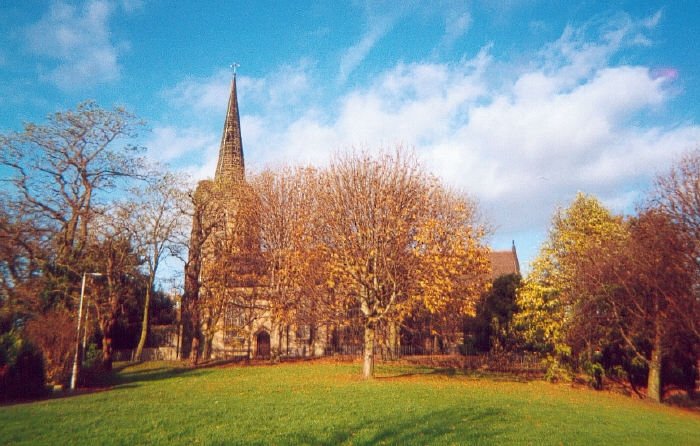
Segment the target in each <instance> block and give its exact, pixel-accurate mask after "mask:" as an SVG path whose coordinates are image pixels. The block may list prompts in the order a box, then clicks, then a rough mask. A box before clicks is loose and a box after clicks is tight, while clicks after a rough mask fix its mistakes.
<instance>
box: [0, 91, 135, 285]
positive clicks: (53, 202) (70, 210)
mask: <svg viewBox="0 0 700 446" xmlns="http://www.w3.org/2000/svg"><path fill="white" fill-rule="evenodd" d="M141 125H142V124H141V122H140V121H138V120H136V118H135V117H134V115H132V114H131V113H129V112H127V111H126V110H124V109H123V108H115V109H114V110H104V109H102V108H100V107H99V106H98V105H97V104H95V103H94V102H84V103H82V104H80V105H78V107H77V108H76V110H74V111H73V110H69V111H66V112H60V113H56V114H54V115H51V116H49V118H48V123H47V124H45V125H36V124H31V123H30V124H26V125H25V128H24V131H23V132H21V133H12V134H9V135H2V136H0V147H1V148H2V150H0V164H1V165H3V166H5V167H6V168H7V169H9V171H10V172H12V173H11V177H10V179H9V181H10V183H11V184H12V194H13V196H12V198H13V199H14V200H17V201H20V202H21V203H22V212H23V213H24V214H25V215H27V216H29V217H30V218H32V219H33V220H34V222H35V223H36V224H38V225H41V226H43V227H44V228H46V229H47V230H49V231H50V232H51V233H52V234H54V236H53V237H52V238H53V240H52V241H53V245H54V249H55V250H56V252H57V259H56V261H57V262H58V263H59V264H62V265H65V266H66V267H68V268H69V269H71V268H75V265H73V264H71V262H72V261H74V260H76V259H79V258H80V256H81V255H82V252H83V249H84V248H85V245H86V242H87V239H88V236H89V228H90V222H91V220H92V219H93V218H94V215H95V213H96V212H97V211H98V210H99V209H100V207H101V205H102V204H104V200H105V199H107V198H108V195H107V194H103V195H100V193H102V192H109V191H111V190H114V189H115V188H116V187H117V186H118V184H119V181H120V179H124V178H133V177H136V176H139V175H140V174H141V172H142V168H143V159H142V158H140V157H139V156H138V153H139V152H140V150H141V149H140V148H139V147H137V146H133V145H130V144H123V142H124V140H125V139H128V138H131V137H134V136H136V133H137V130H138V128H139V127H140V126H141ZM122 144H123V145H122ZM78 272H79V271H78Z"/></svg>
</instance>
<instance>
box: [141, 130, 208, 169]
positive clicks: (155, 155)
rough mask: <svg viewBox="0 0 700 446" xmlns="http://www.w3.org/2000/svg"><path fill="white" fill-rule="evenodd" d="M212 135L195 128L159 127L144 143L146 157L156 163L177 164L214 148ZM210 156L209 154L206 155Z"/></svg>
mask: <svg viewBox="0 0 700 446" xmlns="http://www.w3.org/2000/svg"><path fill="white" fill-rule="evenodd" d="M217 142H218V141H216V139H215V138H214V137H213V135H212V134H210V133H208V132H204V131H202V130H201V129H197V128H184V129H180V128H177V127H173V126H159V127H155V128H154V129H153V132H152V135H151V137H150V138H149V139H148V140H147V141H146V143H145V145H146V147H148V156H149V158H151V159H153V160H154V161H158V162H165V163H169V162H177V161H178V160H180V159H181V158H182V157H183V156H185V155H188V154H192V153H196V152H201V151H204V152H205V153H206V152H207V148H208V147H212V146H214V147H215V146H216V143H217ZM206 155H207V156H211V153H206Z"/></svg>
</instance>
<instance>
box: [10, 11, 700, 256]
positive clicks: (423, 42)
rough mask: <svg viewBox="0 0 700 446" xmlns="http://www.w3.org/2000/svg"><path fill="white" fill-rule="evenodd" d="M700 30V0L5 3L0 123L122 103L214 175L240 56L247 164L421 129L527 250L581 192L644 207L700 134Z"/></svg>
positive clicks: (159, 145) (161, 146)
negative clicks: (660, 177)
mask: <svg viewBox="0 0 700 446" xmlns="http://www.w3.org/2000/svg"><path fill="white" fill-rule="evenodd" d="M699 37H700V2H697V1H694V0H688V1H684V0H678V1H670V0H669V1H666V2H663V1H641V0H636V1H615V2H602V1H580V2H576V1H571V2H560V1H554V0H550V1H544V0H542V1H537V0H502V1H488V0H483V1H476V0H475V1H440V0H436V1H431V2H418V1H401V2H398V1H376V2H371V1H368V2H360V1H357V2H340V1H326V2H321V1H318V2H303V1H293V2H291V1H290V2H271V1H255V2H253V1H247V2H242V1H206V2H185V1H178V2H170V1H162V0H153V1H149V0H91V1H53V2H50V1H41V0H27V1H21V2H2V3H0V100H1V102H2V106H1V107H0V131H2V132H8V131H13V130H20V129H21V125H22V123H23V122H25V121H34V122H40V121H42V120H43V119H44V117H45V116H46V115H47V114H49V113H52V112H55V111H59V110H65V109H67V108H72V107H74V106H75V105H76V104H77V103H79V102H81V101H82V100H85V99H88V98H89V99H95V100H97V101H98V102H99V103H100V104H101V105H102V106H105V107H111V106H112V105H124V106H126V107H127V108H128V109H129V110H131V111H133V112H134V113H136V114H137V115H138V116H139V117H141V118H143V119H145V120H146V121H147V122H148V127H149V129H148V131H147V132H144V134H143V135H142V137H141V139H142V143H143V144H145V145H146V146H147V147H148V148H149V149H148V156H150V157H151V158H153V159H155V160H158V161H162V162H167V163H169V164H170V165H171V166H172V167H173V168H175V169H178V170H182V171H184V172H187V173H189V174H190V175H192V176H193V177H195V178H204V177H208V176H212V175H213V173H214V169H215V165H216V155H217V151H218V143H219V140H220V135H221V127H222V125H223V118H224V112H225V108H226V102H227V96H228V91H229V83H230V79H231V70H230V68H229V66H230V64H231V63H233V62H237V63H239V64H240V68H239V69H238V89H239V104H240V109H241V121H242V133H243V145H244V151H245V156H246V163H247V165H246V167H247V168H248V169H250V170H260V169H263V168H265V167H270V166H272V167H274V166H279V165H282V164H285V163H293V164H299V163H304V164H306V163H311V164H315V165H323V164H324V163H326V162H327V161H328V160H329V158H330V157H331V156H332V154H333V153H335V152H337V151H339V150H344V149H347V148H350V147H359V148H365V149H367V150H378V149H380V148H388V147H393V146H395V145H397V144H402V145H404V146H407V147H412V148H414V149H415V151H416V153H417V154H418V155H419V156H420V158H421V159H422V160H423V161H424V163H425V165H426V167H427V168H428V169H429V170H430V171H431V172H433V173H434V174H436V175H438V176H440V177H441V178H443V179H444V181H445V182H446V183H447V184H449V185H451V186H452V187H454V188H457V189H459V190H463V191H465V192H466V193H468V194H470V195H471V196H473V197H474V198H476V199H477V200H478V201H479V203H480V204H481V207H482V209H483V212H484V214H485V215H486V216H487V218H488V219H489V220H490V222H491V224H492V225H493V226H494V228H495V233H494V235H493V236H492V237H491V239H490V242H491V245H492V246H493V247H494V248H495V249H507V248H509V247H510V243H511V240H515V242H516V245H517V247H518V250H519V254H520V257H521V261H522V262H523V263H525V264H526V263H527V262H528V261H529V260H531V259H532V258H533V257H534V256H535V255H536V253H537V250H538V248H539V245H540V243H541V242H542V240H543V239H544V238H545V237H546V232H547V229H548V224H549V221H550V218H551V215H552V213H553V212H554V210H555V209H556V207H557V206H565V205H567V204H568V203H569V202H570V201H571V199H572V198H573V196H574V195H575V194H576V192H577V191H584V192H588V193H592V194H595V195H596V196H598V197H599V198H600V199H601V200H603V201H604V203H606V204H607V205H608V206H609V207H611V208H612V209H613V210H615V211H618V212H631V211H633V210H634V206H635V203H637V202H639V200H640V198H641V197H642V196H643V195H644V193H645V191H646V190H647V189H648V187H649V184H650V181H651V179H652V178H653V177H654V175H655V174H657V173H659V172H662V171H663V170H664V169H666V168H667V167H668V166H669V165H670V163H671V162H672V161H673V160H674V159H676V158H677V157H678V155H679V154H681V153H683V152H685V151H687V150H690V149H693V148H696V147H698V146H700V124H699V122H698V121H699V119H698V118H699V116H698V111H699V106H698V104H700V71H699V69H698V68H699V65H700V60H699V58H700V51H698V43H697V41H698V38H699ZM524 266H525V265H524Z"/></svg>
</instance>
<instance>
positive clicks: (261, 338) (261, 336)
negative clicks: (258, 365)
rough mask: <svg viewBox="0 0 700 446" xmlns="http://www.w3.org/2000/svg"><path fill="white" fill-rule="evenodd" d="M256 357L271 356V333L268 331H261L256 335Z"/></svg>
mask: <svg viewBox="0 0 700 446" xmlns="http://www.w3.org/2000/svg"><path fill="white" fill-rule="evenodd" d="M255 344H256V345H255V357H256V358H269V357H270V334H269V333H268V332H266V331H261V332H260V333H258V334H257V335H256V336H255Z"/></svg>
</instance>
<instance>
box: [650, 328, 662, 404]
mask: <svg viewBox="0 0 700 446" xmlns="http://www.w3.org/2000/svg"><path fill="white" fill-rule="evenodd" d="M654 325H655V327H654V328H655V329H654V343H653V345H652V350H651V360H650V361H649V378H648V381H647V395H648V396H649V398H650V399H652V400H653V401H656V402H661V398H662V397H663V391H662V389H661V356H662V348H663V347H662V345H661V327H660V326H659V322H658V321H657V322H656V323H655V324H654Z"/></svg>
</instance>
